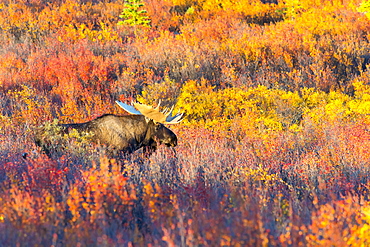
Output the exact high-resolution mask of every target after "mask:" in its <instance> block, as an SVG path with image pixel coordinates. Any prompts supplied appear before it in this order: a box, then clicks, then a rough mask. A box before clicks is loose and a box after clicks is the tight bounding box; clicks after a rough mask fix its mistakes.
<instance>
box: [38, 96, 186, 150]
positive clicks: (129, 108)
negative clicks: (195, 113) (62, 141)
mask: <svg viewBox="0 0 370 247" xmlns="http://www.w3.org/2000/svg"><path fill="white" fill-rule="evenodd" d="M116 103H117V104H118V105H119V106H120V107H122V108H123V109H124V110H125V111H126V112H128V113H130V114H131V115H124V116H117V115H113V114H105V115H103V116H101V117H98V118H96V119H94V120H92V121H89V122H85V123H72V124H61V125H59V127H60V130H61V132H62V133H65V134H68V133H69V132H71V131H77V132H78V133H88V134H89V135H90V136H91V137H90V138H91V139H90V140H91V141H92V142H94V143H97V144H102V145H105V146H107V147H108V150H109V151H112V152H116V151H123V152H124V153H132V152H135V151H136V150H138V149H140V148H143V149H144V151H145V152H148V153H152V152H154V151H155V150H156V149H157V145H158V144H165V145H166V146H168V147H174V146H176V145H177V137H176V135H175V134H174V133H173V132H172V131H171V130H170V129H168V128H167V127H165V126H164V124H176V123H179V122H180V121H181V118H182V116H183V114H181V113H180V112H179V113H177V114H175V115H173V114H172V111H173V107H172V108H166V109H165V110H164V111H160V110H159V107H160V102H159V104H158V106H157V107H156V108H153V107H152V106H148V105H145V104H140V103H132V105H128V104H125V103H122V102H120V101H116ZM36 143H37V144H38V145H39V146H41V147H42V148H43V149H44V150H45V152H46V153H48V151H49V150H48V145H47V143H46V142H45V140H44V138H42V134H36Z"/></svg>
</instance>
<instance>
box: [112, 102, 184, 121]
mask: <svg viewBox="0 0 370 247" xmlns="http://www.w3.org/2000/svg"><path fill="white" fill-rule="evenodd" d="M116 103H117V104H118V105H119V106H120V107H122V108H123V109H124V110H125V111H127V112H128V113H130V114H134V115H144V116H145V117H147V118H149V119H152V120H153V121H155V122H158V123H162V124H177V123H180V122H181V121H182V120H181V118H182V116H183V113H180V111H179V112H178V113H177V114H175V115H174V116H173V115H172V111H173V108H174V107H173V106H172V107H171V109H169V108H165V109H164V110H163V111H162V112H161V111H160V110H159V106H160V104H161V102H160V101H159V103H158V106H157V107H156V108H153V107H152V106H148V105H145V104H140V103H132V105H127V104H125V103H122V102H121V101H118V100H117V101H116Z"/></svg>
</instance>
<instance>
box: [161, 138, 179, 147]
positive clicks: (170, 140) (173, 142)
mask: <svg viewBox="0 0 370 247" xmlns="http://www.w3.org/2000/svg"><path fill="white" fill-rule="evenodd" d="M162 143H163V144H165V145H166V146H167V147H176V146H177V138H176V137H172V138H166V139H165V140H164V141H163V142H162Z"/></svg>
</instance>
